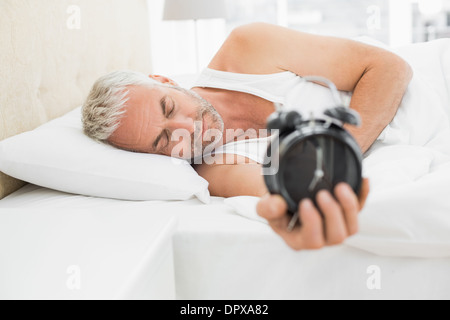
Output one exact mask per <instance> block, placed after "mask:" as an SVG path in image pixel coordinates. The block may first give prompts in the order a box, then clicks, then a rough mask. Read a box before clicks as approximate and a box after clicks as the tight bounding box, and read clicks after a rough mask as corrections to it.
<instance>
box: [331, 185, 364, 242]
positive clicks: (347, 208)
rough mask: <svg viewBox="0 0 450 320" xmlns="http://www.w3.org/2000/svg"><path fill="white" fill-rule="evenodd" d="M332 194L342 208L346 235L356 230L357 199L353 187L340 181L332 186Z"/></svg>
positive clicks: (352, 233)
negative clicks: (334, 186)
mask: <svg viewBox="0 0 450 320" xmlns="http://www.w3.org/2000/svg"><path fill="white" fill-rule="evenodd" d="M334 194H335V196H336V198H337V200H338V201H339V204H340V205H341V207H342V209H343V211H344V212H343V214H344V218H345V224H346V228H347V233H348V235H354V234H355V233H356V232H358V212H359V200H358V197H357V196H356V194H355V192H354V191H353V189H352V188H351V187H350V186H349V185H348V184H346V183H340V184H338V185H337V186H336V188H334Z"/></svg>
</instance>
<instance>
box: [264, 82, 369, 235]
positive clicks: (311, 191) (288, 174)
mask: <svg viewBox="0 0 450 320" xmlns="http://www.w3.org/2000/svg"><path fill="white" fill-rule="evenodd" d="M303 79H304V80H305V81H314V82H319V81H320V82H323V83H325V84H327V85H328V87H329V88H330V90H331V92H332V94H333V97H334V100H335V102H336V105H335V106H333V107H331V108H329V109H327V110H326V111H325V112H324V115H323V118H320V119H319V118H314V117H310V118H309V119H304V118H303V117H302V115H301V114H300V113H298V112H296V111H288V112H286V111H276V112H275V113H273V114H272V115H270V117H269V118H268V120H267V129H269V130H275V129H277V130H278V136H277V137H276V138H278V139H277V143H273V141H274V140H272V143H270V144H269V146H268V150H267V152H266V159H265V161H264V163H263V169H264V172H265V174H264V180H265V183H266V185H267V188H268V190H269V191H270V193H272V194H279V195H281V196H282V197H283V198H284V199H285V200H286V202H287V205H288V213H289V214H291V215H292V219H291V223H290V224H289V229H292V228H293V227H294V225H295V223H296V222H297V221H298V205H299V202H300V201H301V200H302V199H304V198H309V199H311V200H312V201H313V202H314V203H316V202H315V199H316V195H317V193H318V192H319V191H320V190H322V189H326V190H328V191H330V192H331V194H333V190H334V187H335V186H336V185H337V184H338V183H340V182H346V183H348V184H349V185H350V186H351V188H352V189H353V191H354V192H355V193H356V194H358V193H359V191H360V188H361V184H362V159H363V157H362V151H361V148H360V147H359V145H358V143H357V142H356V140H355V139H354V138H353V136H352V135H351V134H350V133H349V132H348V131H347V130H346V129H345V128H344V127H343V125H344V124H345V123H348V124H351V125H355V126H359V125H360V122H361V119H360V117H359V114H358V113H357V112H356V111H354V110H352V109H350V108H348V107H346V106H344V104H343V103H342V101H341V99H340V95H339V92H338V90H337V88H336V86H335V85H334V84H333V83H332V82H331V81H329V80H328V79H325V78H322V77H305V78H303ZM269 169H270V170H269ZM270 172H274V173H273V174H270Z"/></svg>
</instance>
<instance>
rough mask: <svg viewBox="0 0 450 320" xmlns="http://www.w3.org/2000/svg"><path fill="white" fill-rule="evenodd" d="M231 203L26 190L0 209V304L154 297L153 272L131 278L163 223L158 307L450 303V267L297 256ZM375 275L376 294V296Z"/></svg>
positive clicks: (350, 252)
mask: <svg viewBox="0 0 450 320" xmlns="http://www.w3.org/2000/svg"><path fill="white" fill-rule="evenodd" d="M229 200H232V201H235V200H239V198H234V199H233V198H232V199H223V198H215V197H213V198H212V201H211V204H204V203H201V202H200V201H199V200H197V199H192V200H188V201H144V202H129V201H118V200H108V199H100V198H90V197H85V196H76V195H70V194H65V193H62V192H58V191H53V190H49V189H45V188H41V187H37V186H33V185H28V186H26V187H24V188H22V189H21V190H19V191H18V192H16V193H15V194H13V195H11V196H9V197H7V198H5V199H4V200H2V201H0V221H1V223H0V231H1V232H0V260H1V261H7V263H2V264H1V265H0V298H36V297H37V298H44V299H46V298H55V297H56V298H60V299H61V298H62V299H86V298H88V299H90V298H94V299H96V298H102V299H104V298H106V299H109V298H117V297H119V298H134V297H141V298H142V297H148V296H147V295H146V296H142V293H141V291H140V288H139V286H138V284H139V283H142V282H145V281H146V280H147V278H149V277H150V278H151V279H152V277H151V275H152V270H150V269H143V270H141V272H139V273H135V272H130V271H132V270H134V269H136V266H139V264H140V263H141V261H142V260H145V255H146V254H147V250H146V248H147V246H148V245H149V244H151V243H152V241H154V238H153V237H152V236H146V230H151V229H152V228H153V227H157V226H154V224H155V223H152V221H154V220H153V219H154V217H155V215H158V214H164V215H167V219H168V220H170V219H172V218H174V219H176V229H175V230H174V233H173V240H172V241H173V259H172V260H173V267H172V269H170V268H169V270H168V271H167V272H169V273H170V272H173V273H174V274H173V280H171V279H170V278H169V276H168V274H165V275H162V276H164V278H163V279H165V280H166V281H167V283H165V284H163V288H166V291H167V292H163V291H162V292H159V295H158V293H154V292H152V294H153V296H152V297H153V298H167V297H169V298H170V288H171V287H172V286H174V287H175V289H174V290H175V295H174V297H176V298H178V299H194V300H195V299H219V300H221V299H225V300H228V299H449V298H450V277H449V276H448V272H447V271H448V269H449V268H450V259H418V258H399V257H384V256H378V255H374V254H371V253H368V252H364V251H362V250H359V249H356V248H352V247H350V246H347V245H342V246H337V247H331V248H326V249H323V250H319V251H302V252H295V251H292V250H290V249H289V248H288V247H287V246H286V245H285V244H284V243H283V242H282V241H281V239H280V238H279V237H278V236H276V235H275V234H274V233H273V232H272V231H271V230H270V228H269V227H268V226H267V225H266V224H264V223H260V222H257V221H254V220H253V219H247V218H244V217H242V216H240V215H237V214H235V212H234V210H233V209H232V208H231V207H230V206H229V205H228V204H227V202H229ZM158 223H159V222H158ZM167 250H169V249H167ZM74 263H78V264H80V267H81V268H82V269H81V270H82V275H85V276H88V275H92V274H95V275H96V276H95V278H92V277H91V276H89V277H88V278H87V279H86V278H83V279H84V280H83V282H82V284H83V287H82V290H80V291H76V292H73V291H69V290H67V288H66V287H65V283H66V279H67V274H66V268H67V266H68V265H70V264H74ZM373 266H375V267H377V268H379V270H380V274H379V275H380V286H381V287H380V288H379V289H376V288H373V287H372V286H370V283H371V282H370V279H371V276H372V274H371V273H370V271H371V270H372V269H371V268H372V267H373ZM368 272H369V273H368ZM83 277H84V276H83ZM160 277H161V276H160ZM160 277H158V278H157V279H160ZM153 280H154V277H153ZM368 282H369V286H368ZM125 289H126V290H125Z"/></svg>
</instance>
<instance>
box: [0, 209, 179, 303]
mask: <svg viewBox="0 0 450 320" xmlns="http://www.w3.org/2000/svg"><path fill="white" fill-rule="evenodd" d="M175 226H176V218H175V217H174V216H173V215H170V214H168V213H164V212H162V213H152V212H148V210H145V208H143V207H139V206H136V208H134V207H133V206H132V207H130V206H127V207H126V211H125V210H123V208H122V210H121V206H108V207H103V206H102V207H96V208H95V207H94V208H83V209H77V210H70V209H68V210H61V209H59V210H58V211H54V212H51V211H50V212H49V211H48V210H47V211H43V210H33V209H32V208H22V209H1V211H0V261H1V264H0V299H20V300H22V299H58V300H60V299H64V300H65V299H69V300H78V299H94V300H97V299H101V300H103V299H175V278H174V265H173V249H172V234H173V232H174V230H175Z"/></svg>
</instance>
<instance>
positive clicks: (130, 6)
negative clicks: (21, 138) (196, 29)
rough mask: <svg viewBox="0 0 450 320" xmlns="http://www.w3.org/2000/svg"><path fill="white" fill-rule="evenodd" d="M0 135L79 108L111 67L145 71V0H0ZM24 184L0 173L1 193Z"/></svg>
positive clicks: (147, 44)
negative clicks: (94, 84)
mask: <svg viewBox="0 0 450 320" xmlns="http://www.w3.org/2000/svg"><path fill="white" fill-rule="evenodd" d="M0 44H1V49H0V141H1V140H3V139H6V138H8V137H11V136H13V135H16V134H19V133H22V132H25V131H29V130H32V129H34V128H36V127H38V126H39V125H41V124H43V123H45V122H47V121H50V120H52V119H54V118H56V117H59V116H61V115H63V114H65V113H67V112H68V111H70V110H72V109H74V108H76V107H78V106H80V105H81V104H82V102H83V101H84V99H85V97H86V95H87V94H88V92H89V89H90V87H91V86H92V84H93V83H94V81H95V80H96V79H97V78H98V77H100V76H101V75H103V74H106V73H108V72H111V71H114V70H117V69H131V70H136V71H142V72H145V73H147V72H148V73H150V67H151V63H150V32H149V23H148V11H147V0H94V1H93V0H39V1H36V0H2V1H0ZM24 184H25V183H24V182H21V181H18V180H15V179H13V178H11V177H8V176H6V175H5V174H3V173H1V172H0V199H2V198H3V197H5V196H6V195H8V194H10V193H12V192H14V191H15V190H17V189H19V188H20V187H21V186H23V185H24Z"/></svg>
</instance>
